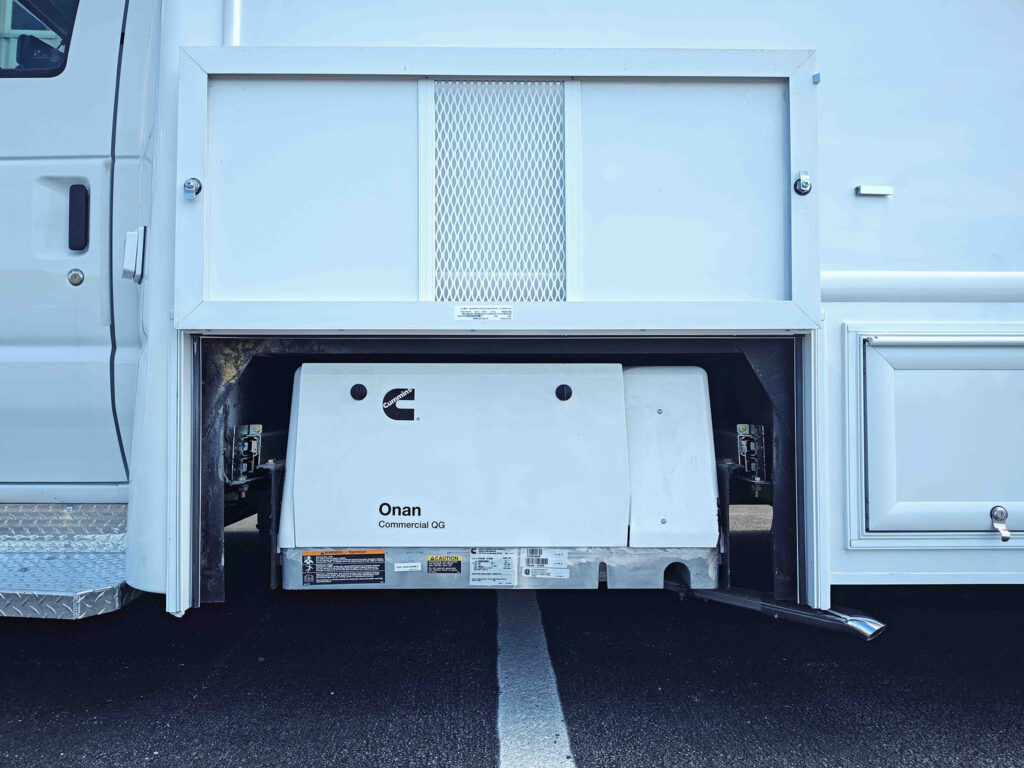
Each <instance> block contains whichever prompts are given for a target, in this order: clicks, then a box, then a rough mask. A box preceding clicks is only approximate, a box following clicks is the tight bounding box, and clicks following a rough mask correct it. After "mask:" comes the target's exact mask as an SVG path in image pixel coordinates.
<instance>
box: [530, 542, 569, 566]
mask: <svg viewBox="0 0 1024 768" xmlns="http://www.w3.org/2000/svg"><path fill="white" fill-rule="evenodd" d="M519 564H520V565H521V566H522V567H523V568H533V567H537V568H568V567H569V550H568V549H551V548H550V547H523V548H522V549H520V550H519Z"/></svg>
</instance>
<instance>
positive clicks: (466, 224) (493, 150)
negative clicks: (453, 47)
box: [434, 81, 565, 301]
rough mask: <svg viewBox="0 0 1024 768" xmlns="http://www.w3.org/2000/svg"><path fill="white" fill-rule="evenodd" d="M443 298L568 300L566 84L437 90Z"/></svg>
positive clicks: (446, 84) (443, 85)
mask: <svg viewBox="0 0 1024 768" xmlns="http://www.w3.org/2000/svg"><path fill="white" fill-rule="evenodd" d="M434 259H435V264H434V267H435V272H434V298H435V299H436V300H437V301H564V300H565V108H564V93H563V87H562V83H560V82H559V83H545V82H488V81H468V82H467V81H437V82H436V83H435V84H434Z"/></svg>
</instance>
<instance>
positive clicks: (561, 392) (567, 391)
mask: <svg viewBox="0 0 1024 768" xmlns="http://www.w3.org/2000/svg"><path fill="white" fill-rule="evenodd" d="M555 397H557V398H558V399H559V400H562V401H563V402H564V401H565V400H568V399H569V398H570V397H572V387H570V386H569V385H568V384H559V385H558V386H557V387H556V388H555Z"/></svg>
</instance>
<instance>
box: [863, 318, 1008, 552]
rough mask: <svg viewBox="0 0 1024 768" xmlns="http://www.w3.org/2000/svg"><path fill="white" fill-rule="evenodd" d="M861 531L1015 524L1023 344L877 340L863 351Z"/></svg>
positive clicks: (958, 339) (980, 528) (980, 340)
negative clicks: (1000, 511) (1000, 514)
mask: <svg viewBox="0 0 1024 768" xmlns="http://www.w3.org/2000/svg"><path fill="white" fill-rule="evenodd" d="M863 354H864V399H863V408H864V414H863V416H864V428H865V434H866V439H865V444H864V449H865V461H866V467H867V473H866V478H865V481H866V498H867V521H868V530H869V531H936V532H949V531H965V532H968V531H990V532H992V534H993V535H996V532H995V529H994V528H993V525H992V519H991V517H990V511H991V510H992V508H993V507H996V506H1001V507H1004V508H1005V509H1007V510H1008V511H1009V515H1008V521H1007V522H1008V525H1009V527H1010V528H1011V529H1012V528H1013V527H1014V524H1015V523H1016V524H1017V525H1018V526H1019V527H1024V525H1021V524H1022V523H1024V471H1022V469H1021V468H1022V467H1024V440H1021V436H1020V430H1019V425H1020V424H1021V423H1022V422H1024V339H1016V338H1015V339H1006V340H1002V339H999V338H993V337H970V336H964V337H950V338H934V337H920V338H916V339H915V338H914V337H908V336H891V337H886V336H877V337H873V338H870V339H868V340H867V341H866V342H865V343H864V345H863Z"/></svg>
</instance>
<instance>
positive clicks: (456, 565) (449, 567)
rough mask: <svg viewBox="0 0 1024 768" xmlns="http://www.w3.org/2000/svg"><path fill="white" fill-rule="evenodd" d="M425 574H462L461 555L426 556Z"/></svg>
mask: <svg viewBox="0 0 1024 768" xmlns="http://www.w3.org/2000/svg"><path fill="white" fill-rule="evenodd" d="M427 573H462V555H427Z"/></svg>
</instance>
